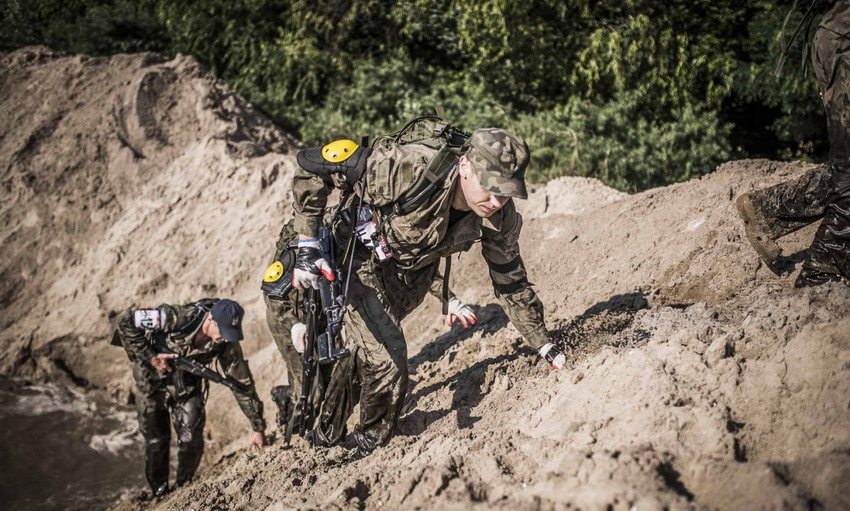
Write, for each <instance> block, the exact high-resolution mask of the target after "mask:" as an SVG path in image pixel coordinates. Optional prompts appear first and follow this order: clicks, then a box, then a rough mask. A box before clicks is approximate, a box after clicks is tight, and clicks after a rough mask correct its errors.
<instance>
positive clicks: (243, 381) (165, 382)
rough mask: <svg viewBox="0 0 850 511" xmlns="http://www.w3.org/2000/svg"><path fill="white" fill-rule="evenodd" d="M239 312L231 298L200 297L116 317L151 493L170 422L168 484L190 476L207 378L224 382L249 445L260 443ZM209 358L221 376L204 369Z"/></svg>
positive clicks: (161, 487)
mask: <svg viewBox="0 0 850 511" xmlns="http://www.w3.org/2000/svg"><path fill="white" fill-rule="evenodd" d="M243 316H244V311H243V310H242V307H240V306H239V304H238V303H236V302H234V301H232V300H227V299H223V300H218V299H204V300H200V301H198V302H194V303H189V304H186V305H160V306H159V307H157V308H153V309H135V310H128V311H126V312H124V313H123V314H122V315H121V316H120V317H119V320H118V328H117V329H116V331H115V334H114V336H113V344H118V345H121V346H123V347H124V349H125V350H126V352H127V355H128V357H129V358H130V361H131V363H132V366H133V379H134V380H135V382H136V410H137V412H138V419H139V430H140V431H141V433H142V436H143V437H144V442H145V478H146V479H147V481H148V484H149V485H150V488H151V492H152V493H153V495H154V496H161V495H163V494H165V493H166V492H167V491H168V489H169V488H168V472H169V461H168V454H169V444H170V440H171V429H170V427H169V424H168V422H169V421H168V415H169V411H170V412H171V422H172V423H173V425H174V430H175V432H176V433H177V445H178V452H177V479H176V486H181V485H183V484H185V483H186V482H187V481H189V480H190V479H191V478H192V476H193V475H194V474H195V471H196V470H197V468H198V464H199V463H200V461H201V455H202V454H203V450H204V423H205V417H206V413H205V410H204V405H205V402H206V395H207V394H206V391H207V386H208V383H207V380H213V381H216V382H218V383H222V384H224V385H227V386H228V387H230V388H231V390H232V391H233V395H234V397H235V398H236V401H237V403H239V407H240V408H241V409H242V412H243V413H244V414H245V416H246V417H247V418H248V420H249V421H250V423H251V428H252V429H253V431H254V433H253V434H252V435H251V439H250V443H251V445H254V446H256V447H263V446H265V445H266V438H265V433H264V432H265V429H266V423H265V420H264V419H263V403H262V401H260V399H259V398H258V397H257V392H256V390H255V388H254V379H253V377H252V375H251V370H250V369H249V368H248V362H247V361H245V358H244V357H243V356H242V349H241V348H240V346H239V341H241V340H242V338H243V336H242V319H243ZM215 361H218V363H219V364H220V365H221V367H222V368H223V370H224V375H221V374H219V373H218V372H216V371H214V370H212V369H210V368H208V367H206V366H208V365H210V364H212V363H214V362H215Z"/></svg>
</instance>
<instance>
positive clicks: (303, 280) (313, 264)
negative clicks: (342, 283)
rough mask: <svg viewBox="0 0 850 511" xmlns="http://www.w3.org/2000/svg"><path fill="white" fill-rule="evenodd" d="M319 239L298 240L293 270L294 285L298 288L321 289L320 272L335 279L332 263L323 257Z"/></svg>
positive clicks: (329, 278)
mask: <svg viewBox="0 0 850 511" xmlns="http://www.w3.org/2000/svg"><path fill="white" fill-rule="evenodd" d="M319 246H320V245H319V240H316V239H312V240H300V241H298V256H296V258H295V270H294V271H293V272H292V287H294V288H296V289H307V288H308V287H312V288H313V289H319V272H321V273H322V275H324V276H325V278H326V279H328V280H334V279H335V277H334V272H333V270H332V269H331V265H330V264H328V262H327V261H326V260H325V259H324V258H323V257H322V253H321V251H320V250H319Z"/></svg>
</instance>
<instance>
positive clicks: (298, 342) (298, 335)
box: [289, 323, 307, 353]
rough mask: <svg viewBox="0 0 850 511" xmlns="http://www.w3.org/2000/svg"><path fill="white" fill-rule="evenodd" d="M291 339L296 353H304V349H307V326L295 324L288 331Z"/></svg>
mask: <svg viewBox="0 0 850 511" xmlns="http://www.w3.org/2000/svg"><path fill="white" fill-rule="evenodd" d="M289 335H290V337H291V338H292V345H293V346H294V347H295V351H297V352H298V353H304V348H306V347H307V325H305V324H304V323H295V324H294V325H292V329H291V330H290V331H289Z"/></svg>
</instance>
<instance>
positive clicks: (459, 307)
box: [446, 297, 478, 328]
mask: <svg viewBox="0 0 850 511" xmlns="http://www.w3.org/2000/svg"><path fill="white" fill-rule="evenodd" d="M455 319H457V320H458V321H460V324H461V325H463V328H469V327H470V325H474V324H475V322H476V321H477V320H478V316H476V315H475V311H473V310H472V307H470V306H469V305H467V304H465V303H463V301H462V300H461V299H460V298H457V297H455V298H452V299H451V300H449V313H448V315H446V325H448V326H452V323H454V321H455Z"/></svg>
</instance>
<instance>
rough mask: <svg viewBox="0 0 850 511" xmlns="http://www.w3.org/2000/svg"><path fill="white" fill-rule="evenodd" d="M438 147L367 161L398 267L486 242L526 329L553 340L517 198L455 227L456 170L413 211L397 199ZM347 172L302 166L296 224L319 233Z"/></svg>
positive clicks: (533, 338) (390, 151) (502, 292)
mask: <svg viewBox="0 0 850 511" xmlns="http://www.w3.org/2000/svg"><path fill="white" fill-rule="evenodd" d="M435 152H436V150H435V149H432V148H430V147H427V146H425V145H421V144H408V145H395V146H392V147H390V148H378V149H375V151H374V152H373V153H372V154H371V155H370V156H369V160H368V162H367V164H366V170H365V172H366V176H365V180H366V185H365V195H364V197H363V199H364V202H365V203H368V204H370V205H371V206H372V209H373V212H374V215H375V217H376V220H377V222H378V226H379V229H380V231H381V233H382V234H383V235H384V236H385V238H386V240H387V242H388V244H389V246H390V248H391V250H392V252H393V258H394V259H395V260H396V262H397V263H398V265H399V268H402V269H409V270H416V269H420V268H424V267H426V266H428V265H431V264H434V263H436V262H438V260H439V259H440V258H443V257H447V256H450V255H452V254H456V253H459V252H465V251H468V250H469V249H470V248H472V246H473V245H474V244H475V243H477V242H480V243H481V248H482V254H483V256H484V260H485V261H486V262H487V265H488V266H489V269H490V278H491V280H492V281H493V286H494V289H495V292H496V296H497V297H498V298H499V300H500V302H501V303H502V306H503V307H504V308H505V312H506V313H507V315H508V317H509V318H510V319H511V322H512V323H513V324H514V326H515V327H516V328H517V329H518V330H519V332H520V333H521V334H522V335H523V336H524V337H525V338H526V340H528V342H529V343H530V344H531V345H532V346H534V347H540V346H542V345H543V344H545V343H546V342H548V336H547V333H546V326H545V323H544V318H543V304H542V303H541V302H540V300H539V298H538V297H537V294H536V293H535V292H534V290H533V289H532V288H531V284H530V283H529V282H528V277H527V274H526V270H525V267H524V265H523V262H522V259H521V258H520V254H519V243H518V241H519V235H520V231H521V229H522V217H521V216H520V214H519V213H518V212H517V210H516V207H515V205H514V203H513V199H511V200H509V201H508V202H507V203H506V204H505V205H504V206H503V207H502V208H501V209H500V210H498V211H497V212H496V213H494V214H493V216H491V217H490V218H481V217H479V216H476V215H475V214H473V213H469V214H467V215H465V216H464V217H463V218H461V219H460V220H458V221H457V222H456V223H455V224H453V225H452V226H451V227H450V226H449V215H450V211H451V203H452V197H453V193H454V190H455V185H456V183H457V180H458V171H457V168H455V169H453V170H452V171H451V172H450V173H449V175H448V176H447V178H446V179H445V180H444V181H443V182H442V183H441V184H440V186H439V188H438V189H437V190H436V192H435V193H434V194H433V195H432V196H431V197H430V198H429V199H428V200H427V201H425V202H424V203H422V204H420V205H419V207H417V208H416V209H415V210H414V211H412V212H410V213H408V214H400V213H399V212H397V211H396V210H395V209H394V208H393V206H394V205H395V204H396V203H397V202H398V201H399V200H400V199H401V198H402V197H403V196H404V194H405V192H407V191H408V190H409V189H410V188H411V187H412V186H413V185H414V183H415V181H416V179H417V177H418V175H419V174H420V173H421V172H424V171H425V170H426V169H427V166H428V163H429V161H430V160H431V157H432V156H433V155H434V154H435ZM347 177H348V176H344V175H340V174H332V175H331V178H330V179H327V180H324V179H322V178H321V177H319V176H316V175H314V174H311V173H309V172H307V171H306V170H304V169H299V170H297V171H296V173H295V176H294V178H293V184H292V193H293V198H294V204H293V205H294V209H295V224H294V227H295V230H296V232H298V233H301V234H304V235H309V236H315V235H316V234H317V232H318V228H319V226H320V225H321V222H322V216H323V214H324V212H325V207H326V205H327V200H328V195H329V194H330V192H331V190H332V189H333V188H337V189H340V190H345V189H347V188H348V186H349V185H348V183H349V182H351V180H350V179H348V180H347V179H346V178H347Z"/></svg>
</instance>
